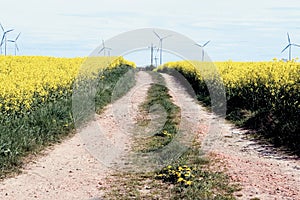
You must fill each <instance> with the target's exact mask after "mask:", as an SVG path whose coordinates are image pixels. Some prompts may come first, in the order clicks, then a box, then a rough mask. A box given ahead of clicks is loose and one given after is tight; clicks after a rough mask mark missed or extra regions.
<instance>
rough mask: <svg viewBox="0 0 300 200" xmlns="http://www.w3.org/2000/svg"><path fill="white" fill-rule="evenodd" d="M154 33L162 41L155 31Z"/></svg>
mask: <svg viewBox="0 0 300 200" xmlns="http://www.w3.org/2000/svg"><path fill="white" fill-rule="evenodd" d="M153 33H154V34H155V35H156V36H157V37H158V38H159V39H160V40H161V38H160V36H159V35H158V34H157V33H156V32H155V30H153Z"/></svg>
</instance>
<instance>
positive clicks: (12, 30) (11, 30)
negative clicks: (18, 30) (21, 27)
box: [5, 29, 14, 33]
mask: <svg viewBox="0 0 300 200" xmlns="http://www.w3.org/2000/svg"><path fill="white" fill-rule="evenodd" d="M13 30H14V29H10V30H8V31H5V33H9V32H12V31H13Z"/></svg>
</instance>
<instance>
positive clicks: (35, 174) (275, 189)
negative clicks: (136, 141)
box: [0, 72, 300, 200]
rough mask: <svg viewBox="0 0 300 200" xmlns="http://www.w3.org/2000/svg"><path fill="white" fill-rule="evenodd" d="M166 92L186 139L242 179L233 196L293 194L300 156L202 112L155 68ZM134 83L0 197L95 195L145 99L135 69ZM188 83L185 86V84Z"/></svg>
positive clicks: (141, 76) (143, 81) (142, 77)
mask: <svg viewBox="0 0 300 200" xmlns="http://www.w3.org/2000/svg"><path fill="white" fill-rule="evenodd" d="M163 77H164V78H165V80H166V84H167V87H168V88H169V89H170V94H171V96H172V98H173V100H174V102H175V104H177V105H178V106H180V107H181V123H180V129H181V130H182V131H183V136H184V138H185V141H183V142H184V143H185V144H186V145H190V144H191V141H192V139H193V138H192V137H187V134H184V133H190V132H193V133H196V134H195V135H197V136H199V137H198V138H199V140H200V141H201V142H202V150H203V151H205V152H207V153H209V154H208V155H210V156H211V157H212V158H213V159H217V160H218V161H216V162H215V164H214V165H213V168H212V169H213V170H225V172H226V173H227V174H228V175H229V177H230V178H231V179H232V181H233V182H237V183H239V184H241V185H242V187H243V189H242V190H241V191H239V192H237V193H236V196H237V198H238V199H251V198H254V197H257V198H260V199H272V200H273V199H290V200H297V199H300V192H299V186H300V160H299V158H294V157H288V156H284V155H283V154H280V153H274V152H276V151H275V150H274V149H272V147H266V146H261V145H258V144H257V143H256V142H255V141H252V140H250V139H249V138H247V134H246V133H245V132H246V131H244V130H240V129H238V128H236V127H234V126H232V125H231V124H229V123H227V122H226V121H224V120H222V119H220V118H218V117H216V116H214V115H213V114H211V113H209V112H207V111H206V109H205V108H203V107H202V106H201V105H199V104H197V103H196V101H195V99H194V98H192V97H191V95H189V93H188V92H187V90H186V89H185V88H184V87H183V86H182V85H181V84H179V83H178V82H177V81H176V79H175V78H174V77H172V76H169V75H166V74H163ZM136 79H137V84H136V86H135V87H134V88H132V89H131V90H130V92H129V93H128V94H126V95H125V96H124V97H122V98H121V99H119V100H118V101H116V102H114V103H113V104H111V105H109V106H107V108H106V110H105V111H104V112H103V113H102V114H101V115H96V116H95V119H94V121H91V122H90V123H89V124H88V125H87V126H86V127H85V128H83V129H82V130H81V131H80V133H77V134H75V135H74V136H73V137H72V138H70V139H67V140H65V141H64V142H63V143H62V144H57V145H55V146H53V147H51V148H49V149H48V150H46V152H45V156H40V157H39V158H37V159H36V160H35V161H33V162H31V163H29V164H27V166H25V168H24V170H23V171H24V173H22V174H21V175H18V176H16V177H14V178H8V179H6V180H4V181H3V182H1V185H0V199H8V200H15V199H28V200H29V199H30V200H31V199H51V200H52V199H63V200H68V199H70V200H71V199H72V200H73V199H80V200H82V199H101V198H100V197H101V196H102V195H103V194H102V192H103V191H102V190H99V188H100V187H103V186H104V185H106V184H109V181H108V182H105V181H104V180H105V177H107V176H108V175H109V174H110V173H112V172H113V171H114V169H113V167H114V166H115V164H116V163H117V164H118V165H122V164H124V161H123V160H122V157H123V156H124V155H125V154H126V153H128V151H129V149H130V138H131V135H130V131H128V130H131V128H132V127H133V126H134V123H135V121H136V118H137V113H138V105H140V103H141V102H143V101H144V100H145V97H146V93H147V90H148V88H149V87H150V83H151V82H152V80H151V77H150V75H149V74H147V73H145V72H139V73H137V76H136ZM188 90H190V89H188Z"/></svg>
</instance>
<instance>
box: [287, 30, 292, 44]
mask: <svg viewBox="0 0 300 200" xmlns="http://www.w3.org/2000/svg"><path fill="white" fill-rule="evenodd" d="M287 37H288V42H289V44H291V39H290V35H289V33H287Z"/></svg>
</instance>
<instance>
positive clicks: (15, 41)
mask: <svg viewBox="0 0 300 200" xmlns="http://www.w3.org/2000/svg"><path fill="white" fill-rule="evenodd" d="M20 34H21V33H19V34H18V35H17V37H16V38H15V39H14V40H7V42H12V43H15V56H16V55H17V51H19V47H18V45H17V40H18V38H19V37H20Z"/></svg>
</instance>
